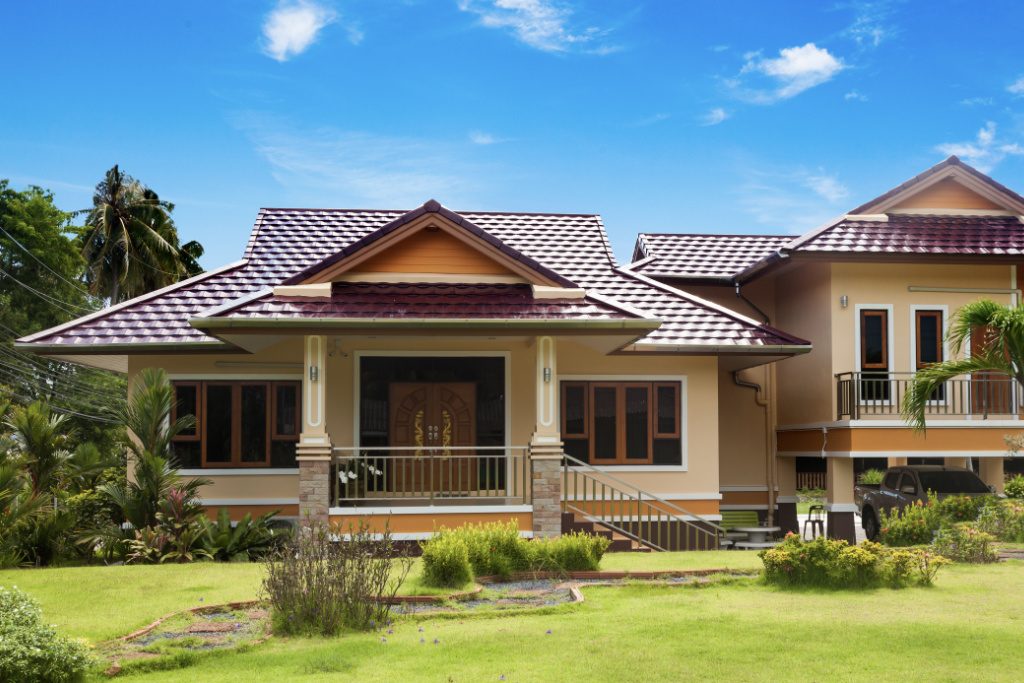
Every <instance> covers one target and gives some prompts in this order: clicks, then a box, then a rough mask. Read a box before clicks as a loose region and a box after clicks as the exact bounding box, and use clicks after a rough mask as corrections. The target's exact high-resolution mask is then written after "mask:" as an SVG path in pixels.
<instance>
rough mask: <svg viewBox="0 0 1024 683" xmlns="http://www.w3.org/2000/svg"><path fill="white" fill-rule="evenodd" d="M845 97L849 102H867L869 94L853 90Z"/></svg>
mask: <svg viewBox="0 0 1024 683" xmlns="http://www.w3.org/2000/svg"><path fill="white" fill-rule="evenodd" d="M843 99H844V100H846V101H847V102H851V101H854V102H867V101H868V96H867V95H865V94H864V93H862V92H860V91H859V90H851V91H850V92H848V93H846V94H845V95H843Z"/></svg>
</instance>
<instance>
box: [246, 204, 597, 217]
mask: <svg viewBox="0 0 1024 683" xmlns="http://www.w3.org/2000/svg"><path fill="white" fill-rule="evenodd" d="M416 208H418V207H415V208H412V209H361V208H358V207H332V206H321V207H316V206H263V207H260V212H263V211H309V212H313V211H330V212H337V213H397V214H406V213H409V212H410V211H415V210H416ZM449 211H452V212H454V213H457V214H467V213H471V214H474V215H477V216H577V217H579V218H594V217H598V216H600V214H597V213H572V212H570V213H562V212H557V211H473V210H466V209H449Z"/></svg>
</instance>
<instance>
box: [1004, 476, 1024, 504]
mask: <svg viewBox="0 0 1024 683" xmlns="http://www.w3.org/2000/svg"><path fill="white" fill-rule="evenodd" d="M1003 490H1004V492H1005V493H1006V497H1007V498H1024V474H1018V475H1016V476H1013V477H1011V478H1010V479H1008V480H1007V482H1006V486H1005V488H1004V489H1003Z"/></svg>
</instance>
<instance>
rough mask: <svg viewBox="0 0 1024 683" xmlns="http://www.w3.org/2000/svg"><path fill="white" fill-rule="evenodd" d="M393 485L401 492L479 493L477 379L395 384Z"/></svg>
mask: <svg viewBox="0 0 1024 683" xmlns="http://www.w3.org/2000/svg"><path fill="white" fill-rule="evenodd" d="M389 399H390V400H389V402H388V405H389V406H390V415H389V427H390V429H389V445H390V446H392V447H394V448H401V449H403V450H396V451H393V452H392V455H391V456H390V457H391V462H389V463H388V467H387V471H388V474H387V480H388V481H387V483H388V488H389V489H390V490H391V491H393V492H395V493H399V494H406V495H416V494H424V495H429V494H431V493H434V494H442V495H444V494H453V495H454V494H460V493H468V492H472V491H475V490H476V489H477V485H478V479H479V467H478V465H479V463H478V459H477V457H476V453H475V452H474V450H473V449H472V448H471V447H472V446H474V445H475V441H476V385H475V384H474V383H472V382H430V383H427V382H393V383H392V384H391V386H390V388H389Z"/></svg>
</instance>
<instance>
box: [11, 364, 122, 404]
mask: <svg viewBox="0 0 1024 683" xmlns="http://www.w3.org/2000/svg"><path fill="white" fill-rule="evenodd" d="M4 368H7V369H6V370H4ZM0 372H3V373H4V374H5V375H6V376H7V377H8V378H10V379H13V380H15V381H18V382H21V383H23V384H26V385H31V386H37V385H38V382H39V381H40V380H44V381H49V382H51V383H53V386H47V387H45V388H46V391H45V392H44V393H47V394H49V395H60V396H62V397H63V398H64V399H65V400H73V401H74V402H76V403H80V404H83V405H88V406H89V407H91V408H97V409H100V410H109V411H116V410H117V409H118V407H119V406H117V405H115V404H113V403H105V402H103V400H102V399H99V400H94V399H92V398H90V397H87V396H90V395H91V394H90V390H89V389H85V388H82V387H76V386H72V385H68V386H64V387H61V386H60V385H59V384H58V382H57V381H56V380H54V378H53V377H52V376H49V375H44V376H42V377H39V376H36V375H35V374H33V373H32V371H31V370H28V369H25V368H22V367H18V366H14V365H9V364H7V363H4V362H3V361H0ZM58 388H60V389H64V390H66V391H70V392H72V395H71V396H70V397H69V395H68V394H63V393H61V392H60V391H58ZM77 392H82V393H80V394H79V393H77Z"/></svg>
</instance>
